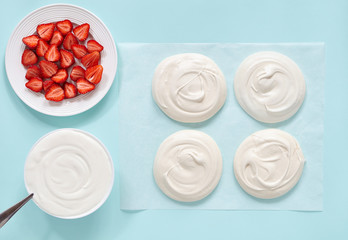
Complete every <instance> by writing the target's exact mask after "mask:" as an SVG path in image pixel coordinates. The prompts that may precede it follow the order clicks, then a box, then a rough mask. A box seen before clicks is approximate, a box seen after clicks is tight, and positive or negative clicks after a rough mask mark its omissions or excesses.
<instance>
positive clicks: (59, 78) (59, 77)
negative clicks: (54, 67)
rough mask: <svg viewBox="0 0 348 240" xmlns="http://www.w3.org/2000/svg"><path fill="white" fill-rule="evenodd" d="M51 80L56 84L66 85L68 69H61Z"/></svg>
mask: <svg viewBox="0 0 348 240" xmlns="http://www.w3.org/2000/svg"><path fill="white" fill-rule="evenodd" d="M51 79H52V80H53V81H54V82H56V83H64V82H65V81H66V80H67V79H68V72H67V71H66V69H59V70H58V71H57V73H56V74H55V75H53V76H52V77H51Z"/></svg>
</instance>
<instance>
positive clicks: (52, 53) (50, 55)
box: [45, 44, 60, 62]
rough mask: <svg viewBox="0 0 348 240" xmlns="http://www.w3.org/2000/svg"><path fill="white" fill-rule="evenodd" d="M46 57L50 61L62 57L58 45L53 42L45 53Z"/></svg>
mask: <svg viewBox="0 0 348 240" xmlns="http://www.w3.org/2000/svg"><path fill="white" fill-rule="evenodd" d="M45 59H46V60H47V61H50V62H56V61H58V60H59V59H60V53H59V50H58V46H57V45H55V44H53V45H51V46H49V48H48V49H47V51H46V53H45Z"/></svg>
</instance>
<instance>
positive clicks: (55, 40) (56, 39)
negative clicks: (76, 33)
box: [50, 31, 64, 46]
mask: <svg viewBox="0 0 348 240" xmlns="http://www.w3.org/2000/svg"><path fill="white" fill-rule="evenodd" d="M63 40H64V37H63V34H62V33H61V32H59V31H54V33H53V36H52V39H51V41H50V44H51V45H52V44H56V45H57V46H60V44H62V42H63Z"/></svg>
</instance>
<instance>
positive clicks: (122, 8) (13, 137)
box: [0, 0, 348, 240]
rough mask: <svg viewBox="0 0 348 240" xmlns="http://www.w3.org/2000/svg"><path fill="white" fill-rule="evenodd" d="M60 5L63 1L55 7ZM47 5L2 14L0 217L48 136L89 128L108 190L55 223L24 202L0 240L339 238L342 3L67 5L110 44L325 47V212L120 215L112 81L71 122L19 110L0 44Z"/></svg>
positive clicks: (346, 35)
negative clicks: (112, 178)
mask: <svg viewBox="0 0 348 240" xmlns="http://www.w3.org/2000/svg"><path fill="white" fill-rule="evenodd" d="M60 2H67V1H60ZM50 3H55V1H47V0H46V1H43V0H41V1H39V0H32V1H24V0H22V1H19V0H15V1H6V3H5V2H4V3H2V5H1V10H0V24H1V35H0V53H1V58H0V65H1V68H0V76H1V81H0V110H1V116H0V152H1V155H2V156H1V158H0V212H1V211H3V210H5V209H6V208H8V207H9V206H11V205H12V204H14V203H15V202H17V201H18V200H20V199H21V198H23V197H25V196H26V190H25V187H24V181H23V167H24V161H25V158H26V155H27V153H28V151H29V150H30V148H31V146H32V145H33V144H34V143H35V142H36V140H37V139H38V138H40V137H41V136H42V135H44V134H46V133H47V132H49V131H52V130H55V129H58V128H65V127H72V128H79V129H82V130H85V131H88V132H90V133H92V134H94V135H95V136H97V137H98V138H99V139H101V140H102V141H103V142H104V144H105V145H106V147H107V148H108V149H109V151H110V153H111V155H112V157H113V160H114V163H115V167H116V184H115V186H114V188H113V191H112V193H111V195H110V197H109V198H108V200H107V201H106V202H105V204H104V205H103V206H102V207H101V208H100V209H99V210H98V211H96V212H95V213H93V214H91V215H89V216H87V217H85V218H82V219H77V220H62V219H58V218H54V217H51V216H49V215H47V214H46V213H44V212H42V211H41V210H40V209H39V208H38V207H37V206H36V205H35V204H34V203H33V202H30V203H28V205H26V206H25V207H24V208H23V209H22V210H21V211H20V212H19V213H17V215H15V216H14V218H13V219H11V221H10V222H9V223H8V224H7V225H6V226H5V227H4V228H2V229H0V239H1V240H7V239H26V240H31V239H35V240H41V239H45V240H61V239H71V240H72V239H74V240H75V239H84V240H88V239H103V240H104V239H106V240H108V239H329V238H330V239H347V238H348V192H347V187H346V186H347V185H346V182H347V168H348V161H347V159H346V155H347V154H346V145H345V144H347V139H346V136H347V135H348V128H347V127H346V124H347V122H348V104H346V103H347V102H348V94H347V89H348V79H347V76H348V67H347V64H348V28H347V23H348V1H345V0H341V1H340V0H321V1H315V0H307V1H300V0H287V1H277V0H263V1H251V0H239V1H228V0H225V1H223V0H215V1H202V0H195V1H193V0H171V1H160V0H148V1H140V0H127V1H119V0H117V1H105V0H99V1H91V0H79V1H69V2H67V3H71V4H75V5H79V6H81V7H84V8H86V9H88V10H90V11H92V12H93V13H94V14H96V15H97V16H98V17H99V18H100V19H101V20H102V21H103V22H104V23H105V24H106V26H107V27H108V28H109V30H110V31H111V33H112V35H113V37H114V39H115V41H116V44H117V43H118V42H178V43H182V42H193V43H198V42H234V43H253V42H257V43H263V42H265V43H278V42H325V44H326V79H325V119H324V122H325V137H324V169H323V172H324V211H323V212H296V211H206V210H203V211H199V210H171V211H167V210H158V211H153V210H151V211H150V210H148V211H137V212H128V211H121V210H120V207H119V205H120V200H119V193H120V191H119V185H118V182H117V175H118V172H119V160H118V159H117V156H118V155H117V152H118V144H117V137H115V136H117V128H118V127H119V126H116V125H115V123H116V122H117V115H116V110H117V109H116V104H115V103H116V101H117V94H118V81H117V80H118V77H116V81H115V83H114V84H113V86H112V88H111V89H110V91H109V93H108V94H107V96H106V97H105V98H104V99H103V100H102V101H101V102H100V103H99V104H97V105H96V106H95V107H94V108H92V109H90V110H89V111H87V112H85V113H82V114H79V115H76V116H72V117H51V116H46V115H43V114H41V113H38V112H36V111H35V110H32V109H30V108H29V107H27V106H26V105H25V104H24V103H23V102H22V101H21V100H20V99H19V98H18V97H17V96H16V94H15V93H14V91H13V90H12V88H11V86H10V84H9V82H8V79H7V76H6V71H5V49H6V45H7V41H8V39H9V37H10V35H11V33H12V31H13V30H14V28H15V27H16V25H17V24H18V22H19V21H20V20H21V19H22V18H23V17H24V16H26V15H27V14H28V13H30V12H31V11H33V10H35V9H37V8H39V7H41V6H44V5H47V4H50Z"/></svg>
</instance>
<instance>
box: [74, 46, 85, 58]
mask: <svg viewBox="0 0 348 240" xmlns="http://www.w3.org/2000/svg"><path fill="white" fill-rule="evenodd" d="M71 50H72V52H73V54H74V55H75V57H76V58H77V59H80V58H82V57H83V56H85V55H86V54H87V48H86V47H85V46H84V45H79V44H74V45H72V46H71Z"/></svg>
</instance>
